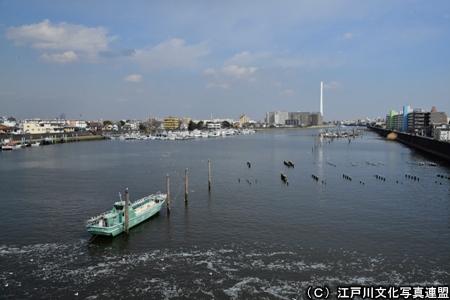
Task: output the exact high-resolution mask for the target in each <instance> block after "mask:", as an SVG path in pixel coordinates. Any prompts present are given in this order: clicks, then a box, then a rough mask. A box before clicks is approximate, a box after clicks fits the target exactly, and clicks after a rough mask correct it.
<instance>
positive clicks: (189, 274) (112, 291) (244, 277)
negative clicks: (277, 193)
mask: <svg viewBox="0 0 450 300" xmlns="http://www.w3.org/2000/svg"><path fill="white" fill-rule="evenodd" d="M286 248H287V247H284V246H280V245H274V244H268V245H267V244H254V243H252V244H248V243H240V244H231V245H213V246H209V247H205V248H201V247H192V248H174V249H163V250H154V251H148V252H144V253H129V254H127V253H123V252H121V251H118V250H117V249H115V248H114V247H110V246H107V247H101V246H99V245H95V244H94V245H91V244H88V243H77V244H42V245H32V246H24V247H15V246H0V259H1V260H2V269H1V270H0V294H1V295H2V297H4V298H5V299H16V298H26V297H29V296H31V295H33V296H35V297H37V298H39V297H41V298H42V297H45V296H46V295H53V297H54V298H64V297H71V296H73V294H74V292H76V291H78V292H79V298H80V299H81V298H83V299H84V298H87V299H96V298H104V297H109V296H111V297H113V298H114V297H115V298H117V297H120V296H125V295H133V296H134V297H150V298H165V299H171V298H176V297H183V298H192V299H195V298H204V297H211V298H218V299H221V298H224V297H228V298H232V299H242V298H249V297H250V298H259V299H261V298H262V299H264V298H265V299H294V298H295V299H302V298H303V297H304V296H305V291H306V289H307V287H308V286H317V285H324V284H327V285H329V286H330V287H331V288H332V289H333V287H336V286H339V285H343V284H347V285H362V286H369V285H371V286H372V285H396V286H400V285H420V286H430V285H434V286H436V285H443V284H448V278H449V277H450V275H449V270H448V267H445V266H444V267H443V268H438V267H436V266H437V264H438V263H439V262H436V263H434V262H431V263H430V266H431V267H430V269H426V268H425V267H423V266H422V267H420V268H419V267H414V264H413V263H412V261H413V260H414V258H409V257H402V258H401V259H399V260H398V261H389V260H388V259H387V258H385V257H383V256H380V255H377V256H376V257H370V256H365V255H364V254H359V253H355V252H345V251H342V250H331V251H330V250H329V249H326V250H324V252H321V251H320V250H319V249H317V248H315V249H310V248H306V249H305V248H300V247H298V248H296V249H286ZM127 251H128V250H127ZM31 259H32V260H33V261H31ZM36 286H39V289H35V288H34V287H36ZM80 286H81V287H83V290H81V289H80V288H79V287H80ZM3 295H4V296H3Z"/></svg>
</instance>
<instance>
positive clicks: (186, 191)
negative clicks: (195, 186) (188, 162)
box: [184, 168, 189, 203]
mask: <svg viewBox="0 0 450 300" xmlns="http://www.w3.org/2000/svg"><path fill="white" fill-rule="evenodd" d="M188 191H189V182H188V169H187V168H186V171H184V201H186V203H187V201H188Z"/></svg>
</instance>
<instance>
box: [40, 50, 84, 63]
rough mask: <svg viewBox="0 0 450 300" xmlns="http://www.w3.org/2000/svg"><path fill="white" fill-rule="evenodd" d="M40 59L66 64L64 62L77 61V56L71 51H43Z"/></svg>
mask: <svg viewBox="0 0 450 300" xmlns="http://www.w3.org/2000/svg"><path fill="white" fill-rule="evenodd" d="M41 60H43V61H47V62H54V63H59V64H66V63H70V62H74V61H77V60H78V56H77V54H76V53H75V52H73V51H66V52H64V53H56V54H47V53H44V54H42V55H41Z"/></svg>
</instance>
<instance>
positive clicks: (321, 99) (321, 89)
mask: <svg viewBox="0 0 450 300" xmlns="http://www.w3.org/2000/svg"><path fill="white" fill-rule="evenodd" d="M320 114H321V115H322V117H323V81H321V82H320Z"/></svg>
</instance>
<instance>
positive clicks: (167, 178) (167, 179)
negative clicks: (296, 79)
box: [166, 174, 170, 213]
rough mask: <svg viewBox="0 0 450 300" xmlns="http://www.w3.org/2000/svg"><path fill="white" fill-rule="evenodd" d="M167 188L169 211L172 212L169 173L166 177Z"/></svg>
mask: <svg viewBox="0 0 450 300" xmlns="http://www.w3.org/2000/svg"><path fill="white" fill-rule="evenodd" d="M166 188H167V200H166V203H167V213H170V188H169V174H167V177H166Z"/></svg>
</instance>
